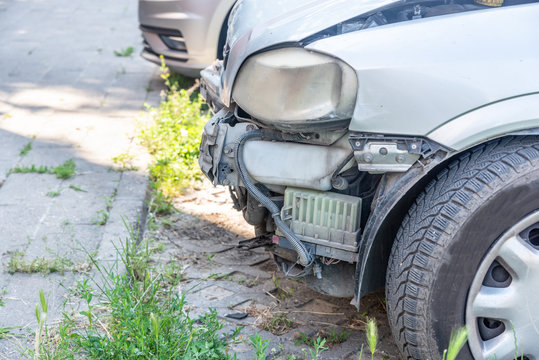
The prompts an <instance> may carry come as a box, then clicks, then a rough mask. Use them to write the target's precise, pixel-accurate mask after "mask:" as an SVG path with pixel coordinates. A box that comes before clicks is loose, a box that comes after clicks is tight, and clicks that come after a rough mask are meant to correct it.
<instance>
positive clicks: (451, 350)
mask: <svg viewBox="0 0 539 360" xmlns="http://www.w3.org/2000/svg"><path fill="white" fill-rule="evenodd" d="M466 341H468V330H467V329H466V327H462V328H460V329H457V330H453V331H451V336H450V337H449V346H448V347H447V350H444V353H443V356H442V359H443V360H455V359H456V358H457V355H458V354H459V352H460V350H461V349H462V347H463V346H464V344H466ZM515 349H516V348H515ZM515 351H516V350H515ZM515 359H516V357H515Z"/></svg>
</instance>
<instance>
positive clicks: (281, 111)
mask: <svg viewBox="0 0 539 360" xmlns="http://www.w3.org/2000/svg"><path fill="white" fill-rule="evenodd" d="M357 87H358V85H357V77H356V74H355V72H354V70H353V69H352V68H351V67H350V66H348V65H347V64H345V63H343V62H342V61H340V60H338V59H336V58H333V57H331V56H327V55H323V54H319V53H315V52H312V51H308V50H305V49H303V48H284V49H278V50H272V51H268V52H265V53H262V54H258V55H255V56H253V57H251V58H249V59H247V61H246V62H245V63H244V64H243V66H242V68H241V69H240V71H239V74H238V76H237V78H236V81H235V83H234V89H233V91H232V98H233V99H234V101H236V103H237V104H238V105H239V106H240V107H241V108H242V109H243V110H245V111H246V112H248V113H249V114H250V115H251V116H253V117H254V118H256V119H258V120H259V121H261V122H262V123H266V124H268V125H272V126H275V127H279V128H283V129H301V128H302V127H305V126H308V125H310V124H311V122H314V121H316V122H317V125H327V127H338V126H340V125H342V124H343V122H347V121H348V120H349V119H350V118H351V117H352V112H353V110H354V104H355V100H356V94H357Z"/></svg>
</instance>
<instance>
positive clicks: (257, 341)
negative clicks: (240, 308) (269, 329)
mask: <svg viewBox="0 0 539 360" xmlns="http://www.w3.org/2000/svg"><path fill="white" fill-rule="evenodd" d="M249 345H251V346H252V347H253V349H254V350H255V357H254V359H253V360H266V350H267V349H268V346H269V340H267V339H266V340H263V339H262V337H261V336H260V334H255V335H253V336H250V337H249Z"/></svg>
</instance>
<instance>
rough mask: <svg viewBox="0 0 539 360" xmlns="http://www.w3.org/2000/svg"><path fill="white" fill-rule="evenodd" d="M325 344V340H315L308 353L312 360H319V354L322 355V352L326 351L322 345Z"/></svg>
mask: <svg viewBox="0 0 539 360" xmlns="http://www.w3.org/2000/svg"><path fill="white" fill-rule="evenodd" d="M325 344H326V339H321V338H320V337H318V338H316V340H315V342H314V344H313V349H310V350H309V352H310V353H311V359H312V360H318V359H320V354H322V353H323V352H324V351H326V350H327V349H328V348H327V347H325V346H324V345H325Z"/></svg>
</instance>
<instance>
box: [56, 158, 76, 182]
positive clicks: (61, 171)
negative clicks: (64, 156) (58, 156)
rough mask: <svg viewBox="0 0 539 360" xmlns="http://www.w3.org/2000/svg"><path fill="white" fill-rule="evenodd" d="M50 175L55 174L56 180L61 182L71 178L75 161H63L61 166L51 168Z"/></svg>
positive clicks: (73, 173)
mask: <svg viewBox="0 0 539 360" xmlns="http://www.w3.org/2000/svg"><path fill="white" fill-rule="evenodd" d="M51 174H56V177H57V178H58V179H63V180H65V179H69V178H71V177H73V176H74V175H75V161H73V159H69V160H67V161H65V162H64V163H63V164H62V165H58V166H57V167H55V168H53V169H52V170H51Z"/></svg>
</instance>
